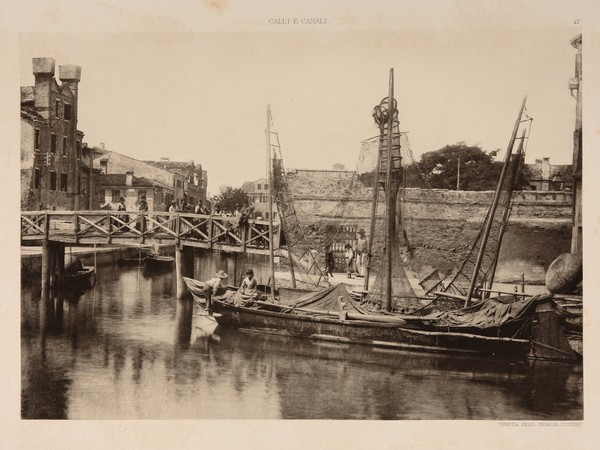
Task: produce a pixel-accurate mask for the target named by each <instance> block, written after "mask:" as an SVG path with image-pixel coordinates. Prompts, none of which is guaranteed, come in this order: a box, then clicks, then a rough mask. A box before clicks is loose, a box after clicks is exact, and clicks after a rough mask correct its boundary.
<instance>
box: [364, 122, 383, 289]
mask: <svg viewBox="0 0 600 450" xmlns="http://www.w3.org/2000/svg"><path fill="white" fill-rule="evenodd" d="M382 145H383V123H381V124H379V147H378V148H377V164H376V165H375V184H374V185H373V199H372V201H371V228H370V229H369V242H368V243H367V247H368V248H367V267H366V268H365V282H364V285H363V295H366V293H367V292H369V274H370V273H371V259H372V254H371V253H372V252H373V239H375V215H376V214H377V201H378V199H379V170H380V167H379V166H380V165H381V151H380V148H381V146H382Z"/></svg>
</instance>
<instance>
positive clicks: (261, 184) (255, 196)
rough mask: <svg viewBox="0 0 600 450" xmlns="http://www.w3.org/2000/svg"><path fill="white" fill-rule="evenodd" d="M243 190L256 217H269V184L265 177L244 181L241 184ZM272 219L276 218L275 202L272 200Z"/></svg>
mask: <svg viewBox="0 0 600 450" xmlns="http://www.w3.org/2000/svg"><path fill="white" fill-rule="evenodd" d="M241 189H242V191H244V192H245V193H246V194H247V195H248V198H249V200H250V205H251V206H254V212H255V216H256V217H262V218H263V219H268V218H269V184H268V183H267V179H266V178H259V179H258V180H255V181H246V182H244V183H243V184H242V187H241ZM273 219H277V204H276V203H275V201H273Z"/></svg>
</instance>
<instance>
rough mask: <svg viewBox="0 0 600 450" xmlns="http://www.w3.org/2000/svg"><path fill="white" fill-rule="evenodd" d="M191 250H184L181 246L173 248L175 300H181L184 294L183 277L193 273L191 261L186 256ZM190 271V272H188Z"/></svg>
mask: <svg viewBox="0 0 600 450" xmlns="http://www.w3.org/2000/svg"><path fill="white" fill-rule="evenodd" d="M189 251H191V249H189V248H188V249H186V248H185V247H184V246H183V245H176V246H175V273H176V278H177V298H178V299H179V298H183V297H184V296H185V293H186V291H187V290H186V287H185V282H184V281H183V277H188V276H190V275H191V271H193V264H194V263H193V260H192V261H191V262H190V258H189V255H188V254H187V253H188V252H189ZM190 266H191V267H190ZM190 269H191V271H190Z"/></svg>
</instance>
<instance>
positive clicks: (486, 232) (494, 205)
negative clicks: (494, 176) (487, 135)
mask: <svg viewBox="0 0 600 450" xmlns="http://www.w3.org/2000/svg"><path fill="white" fill-rule="evenodd" d="M526 101H527V96H525V98H523V103H522V105H521V109H520V110H519V116H518V117H517V121H516V122H515V126H514V128H513V132H512V135H511V137H510V141H509V143H508V147H507V149H506V156H505V157H504V164H503V166H502V172H501V173H500V180H499V181H498V185H497V186H496V191H495V192H494V199H493V200H492V206H491V207H490V211H489V213H488V217H487V221H486V224H485V229H484V231H483V238H482V240H481V245H480V247H479V252H478V253H477V261H476V262H475V267H474V269H473V277H472V278H471V283H470V284H469V290H468V292H467V298H466V300H465V307H467V306H469V305H470V304H471V298H472V297H473V291H474V290H475V284H476V283H477V279H478V277H477V275H478V273H479V269H480V268H481V262H482V260H483V255H484V254H485V249H486V246H487V241H488V237H489V235H490V230H491V228H492V223H493V222H494V215H495V213H496V208H497V206H498V200H499V198H500V191H501V190H502V185H503V184H504V178H505V177H506V172H507V167H508V165H509V164H508V162H509V161H510V155H511V153H512V149H513V146H514V144H515V140H516V138H517V132H518V131H519V126H520V125H521V118H522V117H523V111H524V110H525V102H526Z"/></svg>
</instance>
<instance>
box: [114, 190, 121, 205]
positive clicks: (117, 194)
mask: <svg viewBox="0 0 600 450" xmlns="http://www.w3.org/2000/svg"><path fill="white" fill-rule="evenodd" d="M120 196H121V191H120V190H119V189H113V190H112V202H113V203H118V202H119V197H120Z"/></svg>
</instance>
